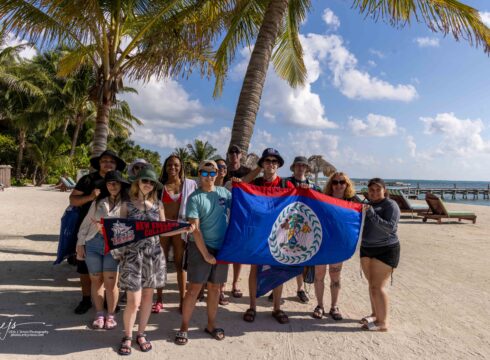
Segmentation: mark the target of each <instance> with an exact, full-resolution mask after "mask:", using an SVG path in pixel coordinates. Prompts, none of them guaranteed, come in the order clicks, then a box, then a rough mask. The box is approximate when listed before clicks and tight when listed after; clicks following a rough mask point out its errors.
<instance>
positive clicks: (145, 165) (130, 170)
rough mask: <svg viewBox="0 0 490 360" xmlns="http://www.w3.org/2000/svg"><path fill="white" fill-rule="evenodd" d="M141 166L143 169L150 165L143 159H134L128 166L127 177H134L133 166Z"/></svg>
mask: <svg viewBox="0 0 490 360" xmlns="http://www.w3.org/2000/svg"><path fill="white" fill-rule="evenodd" d="M140 164H141V165H143V166H142V167H143V168H145V167H147V166H148V165H150V163H149V162H148V161H146V160H145V159H134V161H133V162H131V164H129V165H128V175H130V176H134V175H135V174H134V172H133V168H134V166H135V165H140Z"/></svg>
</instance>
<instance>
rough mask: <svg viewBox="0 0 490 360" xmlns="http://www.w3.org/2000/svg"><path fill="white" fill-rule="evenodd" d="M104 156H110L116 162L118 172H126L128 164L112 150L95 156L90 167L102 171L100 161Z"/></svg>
mask: <svg viewBox="0 0 490 360" xmlns="http://www.w3.org/2000/svg"><path fill="white" fill-rule="evenodd" d="M103 156H110V157H112V158H114V160H116V170H119V171H124V169H125V168H126V162H125V161H124V160H123V159H121V158H120V157H119V156H117V154H116V153H115V152H114V151H112V150H105V151H104V152H103V153H102V154H100V155H99V156H94V157H93V158H91V159H90V165H91V166H92V167H93V168H94V169H95V170H100V159H101V158H102V157H103Z"/></svg>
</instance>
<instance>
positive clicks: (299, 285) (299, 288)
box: [296, 274, 310, 304]
mask: <svg viewBox="0 0 490 360" xmlns="http://www.w3.org/2000/svg"><path fill="white" fill-rule="evenodd" d="M296 294H297V295H298V299H299V301H300V302H302V303H303V304H306V303H307V302H308V301H309V300H310V299H308V296H306V293H305V289H304V281H303V274H299V275H298V276H296Z"/></svg>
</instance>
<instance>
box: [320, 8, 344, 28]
mask: <svg viewBox="0 0 490 360" xmlns="http://www.w3.org/2000/svg"><path fill="white" fill-rule="evenodd" d="M322 19H323V21H325V24H327V25H328V27H329V28H330V29H332V30H334V31H335V30H337V29H338V28H339V26H340V20H339V18H338V17H337V15H335V14H334V12H333V11H332V10H330V9H329V8H326V9H325V10H323V15H322Z"/></svg>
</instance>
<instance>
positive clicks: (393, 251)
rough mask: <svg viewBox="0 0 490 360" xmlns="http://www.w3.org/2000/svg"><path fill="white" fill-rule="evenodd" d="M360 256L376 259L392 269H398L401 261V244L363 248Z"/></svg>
mask: <svg viewBox="0 0 490 360" xmlns="http://www.w3.org/2000/svg"><path fill="white" fill-rule="evenodd" d="M360 254H361V258H363V257H368V258H375V259H378V260H379V261H381V262H382V263H385V264H386V265H388V266H391V267H392V268H396V267H397V266H398V262H399V261H400V243H396V244H393V245H387V246H379V247H364V246H361V251H360Z"/></svg>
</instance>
